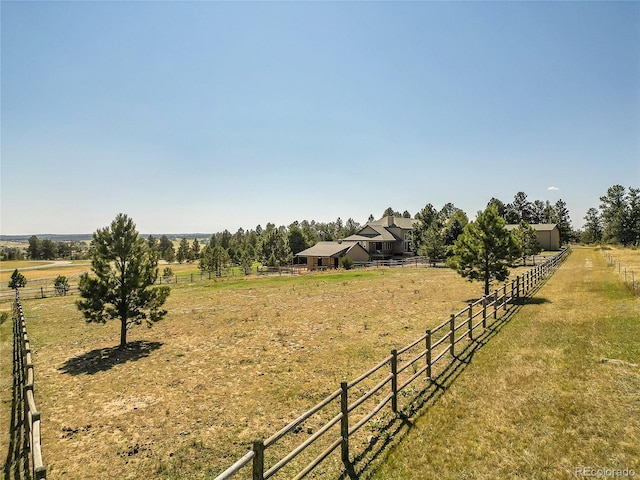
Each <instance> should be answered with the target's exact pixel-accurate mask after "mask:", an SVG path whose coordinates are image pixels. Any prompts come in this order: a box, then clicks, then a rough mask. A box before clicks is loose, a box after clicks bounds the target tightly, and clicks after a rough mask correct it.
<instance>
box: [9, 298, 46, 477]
mask: <svg viewBox="0 0 640 480" xmlns="http://www.w3.org/2000/svg"><path fill="white" fill-rule="evenodd" d="M13 335H14V342H13V345H14V350H15V351H14V360H15V361H16V363H17V364H18V365H14V375H17V376H18V378H19V380H20V382H21V383H22V385H21V387H22V391H21V392H20V391H18V392H14V395H21V398H18V399H17V398H14V400H13V403H14V405H15V406H16V407H17V406H19V405H20V404H21V403H22V404H24V411H23V412H15V413H16V414H18V415H20V414H22V422H21V423H22V426H21V427H22V429H23V430H24V434H25V435H24V438H25V448H26V450H27V451H26V454H27V457H28V465H29V466H28V470H29V474H28V475H26V476H27V478H34V479H36V480H39V479H43V478H46V477H47V469H46V467H45V465H44V462H43V460H42V443H41V420H40V412H39V411H38V408H37V406H36V401H35V392H34V383H35V375H34V370H33V358H32V356H31V345H30V343H29V337H28V335H27V325H26V322H25V318H24V312H23V311H22V304H21V302H20V294H19V292H18V291H17V290H16V293H15V304H14V309H13ZM14 447H15V448H18V446H17V445H16V446H14Z"/></svg>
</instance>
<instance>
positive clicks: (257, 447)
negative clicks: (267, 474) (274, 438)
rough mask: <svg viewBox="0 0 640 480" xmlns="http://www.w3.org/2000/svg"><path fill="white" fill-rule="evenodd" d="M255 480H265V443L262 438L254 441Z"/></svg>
mask: <svg viewBox="0 0 640 480" xmlns="http://www.w3.org/2000/svg"><path fill="white" fill-rule="evenodd" d="M253 453H255V456H254V457H253V480H264V442H263V441H262V439H261V438H259V439H257V440H254V441H253Z"/></svg>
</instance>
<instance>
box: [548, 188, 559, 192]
mask: <svg viewBox="0 0 640 480" xmlns="http://www.w3.org/2000/svg"><path fill="white" fill-rule="evenodd" d="M547 190H551V191H553V192H556V191H558V190H560V189H559V188H558V187H549V188H547Z"/></svg>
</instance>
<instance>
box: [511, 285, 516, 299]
mask: <svg viewBox="0 0 640 480" xmlns="http://www.w3.org/2000/svg"><path fill="white" fill-rule="evenodd" d="M515 283H516V281H515V280H511V303H513V299H514V297H515V293H514V292H515V286H514V285H515Z"/></svg>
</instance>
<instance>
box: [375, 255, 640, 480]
mask: <svg viewBox="0 0 640 480" xmlns="http://www.w3.org/2000/svg"><path fill="white" fill-rule="evenodd" d="M627 253H629V254H630V256H629V257H628V258H627V261H628V262H629V263H632V262H638V259H640V257H639V256H640V250H635V251H632V250H628V251H627ZM578 467H590V468H594V469H598V468H600V469H602V468H610V469H613V470H624V469H634V470H635V472H636V474H638V473H640V299H638V298H634V297H633V296H631V294H630V293H629V291H628V290H627V289H626V288H625V287H624V286H623V285H622V283H621V282H620V278H619V276H618V275H617V272H613V271H612V269H611V268H607V264H606V261H605V259H604V258H603V256H602V255H601V254H600V252H599V251H597V250H594V249H575V250H574V252H573V254H572V255H571V256H570V257H569V259H568V260H567V261H566V262H565V264H564V265H563V266H562V268H561V269H560V270H559V271H558V272H556V274H555V275H554V276H553V277H552V278H551V279H550V280H549V281H548V283H546V284H545V285H544V286H543V287H542V289H540V290H539V291H538V292H537V294H536V295H535V297H534V299H533V301H532V302H530V304H528V305H526V306H525V307H524V308H522V309H520V310H519V311H518V312H517V313H516V314H515V315H514V316H513V317H512V318H511V320H510V321H509V323H507V324H505V325H504V327H503V328H502V329H501V331H500V333H499V335H496V336H495V337H494V338H492V339H491V341H490V342H489V343H488V344H487V345H486V346H484V347H483V348H481V349H479V350H478V351H477V352H476V353H475V355H474V357H473V361H472V362H471V363H470V364H469V365H468V366H466V368H465V369H464V371H463V373H462V374H461V375H460V376H459V377H458V378H457V380H456V381H455V382H454V383H453V384H451V385H450V386H449V387H448V389H447V391H446V392H445V393H444V394H443V395H442V396H440V397H439V398H438V399H437V400H436V401H434V402H433V403H432V404H431V405H429V406H427V407H426V408H425V409H424V410H423V412H422V414H421V416H420V417H419V418H417V419H415V422H414V423H413V426H412V428H410V430H409V433H408V434H407V435H406V436H405V437H404V438H403V439H402V440H401V441H400V443H399V444H398V445H396V446H395V447H394V448H393V449H392V450H391V451H390V452H389V453H388V455H387V456H386V458H385V459H384V460H383V466H382V467H381V468H380V469H379V470H378V471H377V472H375V473H374V474H372V475H367V478H369V477H373V478H375V479H385V480H392V479H418V480H419V479H435V478H437V479H495V478H531V479H534V478H535V479H564V478H566V479H568V478H575V477H574V475H575V473H576V470H575V469H576V468H578ZM610 476H611V475H609V477H610Z"/></svg>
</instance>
